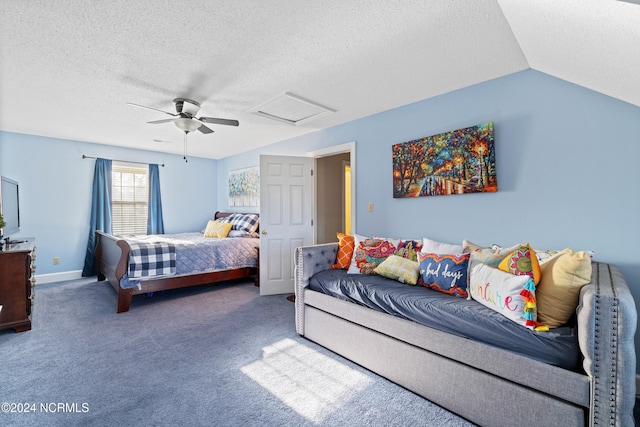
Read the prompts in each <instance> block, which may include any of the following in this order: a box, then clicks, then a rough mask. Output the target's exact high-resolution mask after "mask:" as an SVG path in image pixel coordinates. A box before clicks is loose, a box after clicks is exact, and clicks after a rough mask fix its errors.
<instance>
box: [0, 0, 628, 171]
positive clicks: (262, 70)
mask: <svg viewBox="0 0 640 427" xmlns="http://www.w3.org/2000/svg"><path fill="white" fill-rule="evenodd" d="M0 10H1V11H2V13H1V14H0V130H5V131H11V132H20V133H27V134H34V135H43V136H51V137H56V138H64V139H72V140H79V141H88V142H95V143H100V144H110V145H118V146H126V147H132V148H140V149H146V150H154V151H163V152H170V153H177V154H181V153H182V151H183V135H184V134H183V133H182V131H180V130H179V129H178V128H177V127H175V126H174V125H173V124H172V123H165V124H156V125H153V124H147V123H146V122H148V121H152V120H159V119H165V118H169V116H167V115H165V114H163V113H161V112H158V111H153V110H149V109H144V108H138V107H134V106H130V105H127V104H126V103H127V102H131V103H135V104H142V105H146V106H149V107H153V108H157V109H160V110H164V111H171V112H173V105H172V102H171V101H172V100H173V99H174V98H177V97H183V98H190V99H193V100H195V101H197V102H200V103H201V104H202V110H201V114H200V115H206V116H212V117H221V118H227V119H237V120H239V121H240V126H239V127H231V126H220V125H209V127H211V128H212V129H214V131H215V133H213V134H209V135H203V134H200V133H199V132H194V133H190V134H189V137H188V138H189V154H190V155H192V156H200V157H207V158H213V159H218V158H224V157H227V156H230V155H233V154H237V153H241V152H244V151H248V150H251V149H253V148H257V147H260V146H264V145H268V144H271V143H274V142H277V141H281V140H284V139H288V138H291V137H294V136H298V135H301V134H304V133H308V132H311V131H314V130H317V129H321V128H325V127H329V126H333V125H336V124H340V123H344V122H347V121H350V120H354V119H357V118H360V117H364V116H368V115H371V114H375V113H377V112H380V111H384V110H388V109H390V108H394V107H398V106H401V105H405V104H408V103H411V102H415V101H419V100H422V99H425V98H430V97H433V96H436V95H440V94H443V93H447V92H450V91H452V90H455V89H459V88H462V87H466V86H469V85H473V84H476V83H479V82H483V81H486V80H490V79H493V78H496V77H500V76H503V75H506V74H510V73H513V72H517V71H520V70H523V69H527V68H533V69H536V70H539V71H542V72H544V73H547V74H550V75H553V76H556V77H559V78H561V79H564V80H567V81H570V82H573V83H576V84H579V85H582V86H585V87H588V88H590V89H593V90H596V91H599V92H602V93H605V94H608V95H610V96H613V97H616V98H619V99H621V100H624V101H627V102H629V103H632V104H635V105H638V106H640V82H639V81H638V70H639V69H640V6H638V5H635V4H631V3H626V2H621V1H616V0H563V1H558V0H497V1H496V0H466V1H463V0H458V1H452V0H423V1H421V0H404V1H399V0H388V1H384V2H375V3H374V2H371V1H369V0H322V1H319V0H309V1H293V0H280V1H278V0H270V1H261V2H258V1H253V0H244V1H243V0H240V1H233V2H230V1H206V2H197V3H194V2H188V3H187V2H175V1H165V0H137V1H130V0H127V1H122V0H111V1H108V2H106V1H105V2H98V1H93V2H87V1H85V0H58V1H50V0H29V1H19V0H0ZM286 92H289V93H292V94H294V95H297V96H300V97H303V98H306V99H309V100H312V101H315V102H317V103H319V104H321V105H323V106H326V107H328V108H330V109H332V110H335V111H336V112H335V113H331V114H325V115H322V116H319V117H318V118H317V119H312V120H308V121H306V122H305V123H304V124H302V125H299V126H294V125H290V124H285V123H281V122H278V121H274V120H270V119H267V118H264V117H260V116H258V115H256V114H252V113H251V112H250V111H251V110H252V109H254V108H255V107H256V106H259V105H261V104H263V103H265V102H266V101H269V100H271V99H273V98H275V97H276V96H279V95H282V94H284V93H286ZM157 141H160V142H157ZM89 154H90V153H89Z"/></svg>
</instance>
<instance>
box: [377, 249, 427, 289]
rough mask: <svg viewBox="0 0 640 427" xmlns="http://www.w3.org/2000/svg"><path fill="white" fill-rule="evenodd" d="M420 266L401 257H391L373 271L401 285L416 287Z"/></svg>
mask: <svg viewBox="0 0 640 427" xmlns="http://www.w3.org/2000/svg"><path fill="white" fill-rule="evenodd" d="M419 270H420V269H419V264H418V262H417V261H412V260H410V259H407V258H403V257H401V256H399V255H389V256H388V257H387V259H385V260H384V261H382V263H381V264H380V265H379V266H377V267H376V268H374V269H373V271H374V272H376V273H377V274H379V275H381V276H383V277H386V278H388V279H393V280H397V281H398V282H400V283H406V284H408V285H415V284H416V283H418V276H419V275H420V272H419Z"/></svg>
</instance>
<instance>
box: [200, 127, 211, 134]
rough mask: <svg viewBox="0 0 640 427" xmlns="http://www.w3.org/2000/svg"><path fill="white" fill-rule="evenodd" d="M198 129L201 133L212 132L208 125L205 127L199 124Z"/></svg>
mask: <svg viewBox="0 0 640 427" xmlns="http://www.w3.org/2000/svg"><path fill="white" fill-rule="evenodd" d="M198 130H199V131H200V132H202V133H213V131H212V130H211V129H209V128H208V127H206V126H205V125H202V126H200V127H199V128H198Z"/></svg>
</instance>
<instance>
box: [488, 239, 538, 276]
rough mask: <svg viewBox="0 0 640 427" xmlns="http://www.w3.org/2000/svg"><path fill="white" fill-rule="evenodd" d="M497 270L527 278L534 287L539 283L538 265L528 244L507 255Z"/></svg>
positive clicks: (534, 254)
mask: <svg viewBox="0 0 640 427" xmlns="http://www.w3.org/2000/svg"><path fill="white" fill-rule="evenodd" d="M498 268H499V269H500V270H502V271H506V272H507V273H511V274H516V275H518V276H522V275H526V276H529V277H531V278H532V279H533V283H535V284H536V285H537V284H538V283H540V264H539V263H538V257H536V252H535V251H534V250H533V248H531V245H529V243H526V244H524V245H521V246H520V247H518V249H516V250H515V251H513V252H511V253H510V254H509V255H507V256H506V257H505V258H504V259H503V260H502V261H501V262H500V265H498Z"/></svg>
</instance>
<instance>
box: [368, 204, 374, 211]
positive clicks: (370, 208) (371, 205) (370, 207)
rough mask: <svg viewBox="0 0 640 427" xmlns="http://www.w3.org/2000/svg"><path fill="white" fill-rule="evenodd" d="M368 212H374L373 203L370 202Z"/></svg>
mask: <svg viewBox="0 0 640 427" xmlns="http://www.w3.org/2000/svg"><path fill="white" fill-rule="evenodd" d="M367 210H368V211H369V212H373V202H369V205H368V206H367Z"/></svg>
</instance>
